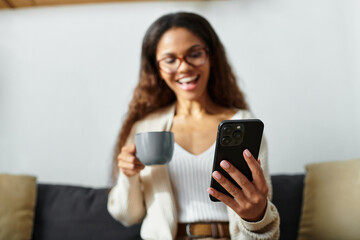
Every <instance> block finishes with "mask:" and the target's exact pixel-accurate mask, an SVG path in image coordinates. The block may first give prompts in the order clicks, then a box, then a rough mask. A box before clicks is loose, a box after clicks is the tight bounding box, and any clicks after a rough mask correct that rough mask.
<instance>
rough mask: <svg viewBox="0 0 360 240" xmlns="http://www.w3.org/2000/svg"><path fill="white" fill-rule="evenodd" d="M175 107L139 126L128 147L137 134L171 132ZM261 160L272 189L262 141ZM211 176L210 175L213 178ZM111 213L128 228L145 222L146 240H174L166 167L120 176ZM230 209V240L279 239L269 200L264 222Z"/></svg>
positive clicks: (174, 214) (174, 213)
mask: <svg viewBox="0 0 360 240" xmlns="http://www.w3.org/2000/svg"><path fill="white" fill-rule="evenodd" d="M174 114H175V105H171V106H169V107H166V108H162V109H160V110H158V111H156V112H155V113H152V114H150V115H148V116H147V117H145V118H144V119H142V120H140V121H138V122H136V123H135V124H134V127H133V128H132V129H131V132H130V135H129V137H128V140H127V143H126V144H130V143H133V142H134V136H135V134H136V133H138V132H149V131H170V129H171V125H172V122H173V117H174ZM242 116H243V118H244V119H246V118H253V116H252V115H251V113H250V112H249V111H246V110H244V111H242ZM259 158H260V159H261V166H262V168H263V170H264V174H265V177H266V180H267V183H268V185H269V186H270V191H269V197H268V199H271V195H272V189H271V182H270V176H269V174H268V167H267V166H268V165H267V146H266V142H265V140H264V139H263V141H262V143H261V149H260V154H259ZM210 174H211V173H209V176H210ZM107 208H108V211H109V213H110V214H111V216H112V217H113V218H115V219H117V220H118V221H120V222H121V223H122V224H124V225H125V226H130V225H132V224H135V223H139V222H141V221H143V224H142V227H141V232H140V234H141V237H142V238H143V239H146V240H150V239H151V240H171V239H175V236H176V231H177V223H178V222H177V219H178V215H177V208H176V200H175V198H174V194H173V190H172V187H171V181H170V176H169V173H168V169H167V166H166V165H162V166H151V167H145V169H144V170H142V171H141V172H140V174H138V175H136V176H133V177H127V176H125V175H124V174H122V173H121V172H120V174H119V177H118V181H117V184H116V185H115V186H114V187H113V188H112V189H111V191H110V193H109V197H108V206H107ZM227 209H228V215H229V223H230V225H229V229H230V235H231V239H239V240H240V239H263V240H265V239H278V238H279V234H280V230H279V224H280V218H279V214H278V211H277V209H276V207H275V206H274V205H273V204H272V203H271V201H270V200H268V204H267V209H266V213H265V216H264V218H263V219H262V220H261V221H259V222H247V221H245V220H243V219H241V217H239V216H238V215H237V214H236V213H235V212H234V211H233V210H232V209H231V208H229V207H228V208H227Z"/></svg>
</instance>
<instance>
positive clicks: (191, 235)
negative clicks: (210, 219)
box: [186, 223, 218, 238]
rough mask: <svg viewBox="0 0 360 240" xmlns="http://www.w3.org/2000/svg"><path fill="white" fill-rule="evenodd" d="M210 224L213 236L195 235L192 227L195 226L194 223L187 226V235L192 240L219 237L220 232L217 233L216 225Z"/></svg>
mask: <svg viewBox="0 0 360 240" xmlns="http://www.w3.org/2000/svg"><path fill="white" fill-rule="evenodd" d="M209 224H211V235H193V234H192V233H191V225H193V224H192V223H187V224H186V235H187V236H188V237H190V238H205V237H217V235H218V232H217V226H216V223H209Z"/></svg>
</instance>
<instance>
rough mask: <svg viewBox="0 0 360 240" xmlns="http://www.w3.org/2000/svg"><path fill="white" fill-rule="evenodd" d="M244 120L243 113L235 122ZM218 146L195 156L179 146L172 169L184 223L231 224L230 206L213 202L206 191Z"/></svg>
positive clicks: (180, 220) (174, 187)
mask: <svg viewBox="0 0 360 240" xmlns="http://www.w3.org/2000/svg"><path fill="white" fill-rule="evenodd" d="M239 118H241V116H240V114H239V112H238V113H236V114H235V115H234V116H233V117H232V119H239ZM214 154H215V143H213V145H211V147H210V148H209V149H207V150H206V151H205V152H203V153H201V154H198V155H194V154H191V153H190V152H188V151H186V150H185V149H183V148H182V147H181V146H180V145H178V144H177V143H175V146H174V155H173V158H172V160H171V161H170V163H169V164H168V169H169V173H170V178H171V183H172V186H173V190H174V195H175V198H176V200H177V205H178V209H179V219H178V221H179V222H180V223H188V222H208V221H228V215H227V210H226V205H225V204H224V203H222V202H212V201H211V200H210V198H209V194H208V192H207V191H206V190H207V189H208V188H209V186H210V180H211V173H212V168H213V161H214Z"/></svg>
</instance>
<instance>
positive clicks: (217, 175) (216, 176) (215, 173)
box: [213, 172, 221, 179]
mask: <svg viewBox="0 0 360 240" xmlns="http://www.w3.org/2000/svg"><path fill="white" fill-rule="evenodd" d="M213 175H214V177H215V178H216V179H221V174H220V173H218V172H214V174H213Z"/></svg>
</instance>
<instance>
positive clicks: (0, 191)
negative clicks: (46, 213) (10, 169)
mask: <svg viewBox="0 0 360 240" xmlns="http://www.w3.org/2000/svg"><path fill="white" fill-rule="evenodd" d="M35 200H36V178H35V177H33V176H25V175H9V174H0V229H1V230H0V240H8V239H12V240H18V239H19V240H20V239H21V240H26V239H29V240H30V239H31V234H32V229H33V220H34V210H35Z"/></svg>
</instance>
